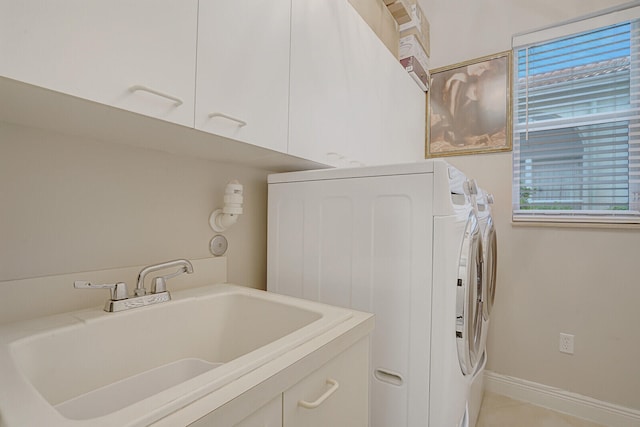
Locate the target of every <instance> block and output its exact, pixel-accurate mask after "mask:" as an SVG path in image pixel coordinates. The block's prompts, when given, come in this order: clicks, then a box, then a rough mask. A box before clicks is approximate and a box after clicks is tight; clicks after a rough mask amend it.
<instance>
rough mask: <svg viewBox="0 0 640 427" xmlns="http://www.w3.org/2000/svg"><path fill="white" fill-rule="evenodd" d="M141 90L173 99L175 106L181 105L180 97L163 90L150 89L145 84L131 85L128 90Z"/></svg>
mask: <svg viewBox="0 0 640 427" xmlns="http://www.w3.org/2000/svg"><path fill="white" fill-rule="evenodd" d="M139 90H140V91H142V92H149V93H152V94H154V95H158V96H161V97H162V98H166V99H169V100H171V101H173V102H174V103H175V104H176V107H177V106H179V105H182V99H180V98H176V97H175V96H173V95H169V94H168V93H164V92H160V91H158V90H155V89H151V88H150V87H146V86H142V85H133V86H131V87H130V88H129V91H130V92H137V91H139Z"/></svg>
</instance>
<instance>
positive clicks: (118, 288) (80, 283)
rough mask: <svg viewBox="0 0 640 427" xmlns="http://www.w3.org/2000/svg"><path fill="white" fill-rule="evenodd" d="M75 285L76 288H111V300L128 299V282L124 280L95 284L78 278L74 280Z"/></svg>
mask: <svg viewBox="0 0 640 427" xmlns="http://www.w3.org/2000/svg"><path fill="white" fill-rule="evenodd" d="M73 287H74V288H76V289H109V290H110V291H111V300H112V301H120V300H123V299H127V298H128V296H127V284H126V283H124V282H118V283H114V284H104V285H95V284H93V283H91V282H88V281H86V280H76V281H75V282H73Z"/></svg>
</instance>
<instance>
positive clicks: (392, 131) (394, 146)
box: [380, 51, 427, 163]
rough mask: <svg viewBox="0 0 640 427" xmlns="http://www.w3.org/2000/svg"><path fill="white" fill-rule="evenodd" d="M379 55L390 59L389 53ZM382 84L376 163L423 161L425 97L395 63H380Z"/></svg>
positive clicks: (398, 64)
mask: <svg viewBox="0 0 640 427" xmlns="http://www.w3.org/2000/svg"><path fill="white" fill-rule="evenodd" d="M383 54H385V55H388V56H389V57H392V55H391V53H389V52H388V51H387V52H383ZM394 59H395V58H394ZM380 71H381V72H382V83H381V84H380V89H381V91H382V94H381V97H382V99H383V100H384V102H383V103H382V141H383V142H384V144H382V145H381V147H382V151H381V152H380V158H381V159H382V160H383V161H382V162H380V163H404V162H412V161H415V160H418V159H424V155H425V132H426V127H425V126H426V109H427V101H426V94H425V93H424V92H423V91H422V89H420V88H419V87H418V85H417V84H416V82H414V81H413V79H412V78H411V76H409V74H407V72H406V71H405V69H404V68H403V67H402V66H401V65H400V63H399V62H398V61H380Z"/></svg>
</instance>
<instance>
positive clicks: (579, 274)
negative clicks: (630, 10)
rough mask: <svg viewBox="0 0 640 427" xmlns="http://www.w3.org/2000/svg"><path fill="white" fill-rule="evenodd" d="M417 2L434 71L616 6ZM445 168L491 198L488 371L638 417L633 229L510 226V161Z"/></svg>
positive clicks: (580, 0) (639, 348)
mask: <svg viewBox="0 0 640 427" xmlns="http://www.w3.org/2000/svg"><path fill="white" fill-rule="evenodd" d="M420 3H421V5H422V7H423V9H424V10H425V14H426V16H427V17H428V19H429V21H430V23H431V43H432V48H431V50H432V56H431V62H432V67H433V68H437V67H441V66H446V65H450V64H455V63H458V62H462V61H466V60H469V59H473V58H477V57H480V56H484V55H488V54H492V53H496V52H501V51H505V50H509V49H510V47H511V45H510V44H511V35H512V34H513V33H516V32H522V31H527V30H532V29H535V28H538V27H541V26H545V25H549V24H553V23H556V22H560V21H563V20H566V19H569V18H573V17H576V16H580V15H583V14H586V13H590V12H593V11H596V10H600V9H604V8H607V7H610V6H613V5H615V4H620V3H623V1H616V0H600V1H594V0H591V1H584V0H564V1H555V0H554V1H552V0H539V1H535V2H534V1H530V0H513V1H496V0H474V1H461V0H421V1H420ZM452 29H455V32H454V31H452ZM448 160H449V161H451V163H453V164H454V165H456V166H457V167H459V168H460V169H462V170H463V171H465V172H467V173H468V174H469V175H470V176H473V177H475V178H477V179H478V181H479V182H480V184H481V186H483V187H486V188H487V189H489V190H490V191H492V192H493V193H494V195H495V196H496V204H495V207H494V212H495V216H496V223H497V228H498V230H497V231H498V246H499V249H498V283H497V296H496V306H495V309H494V311H493V317H492V324H491V330H490V336H489V342H488V355H489V362H488V369H489V370H492V371H495V372H497V373H500V374H504V375H509V376H514V377H518V378H521V379H525V380H529V381H534V382H538V383H542V384H546V385H550V386H554V387H559V388H561V389H564V390H569V391H572V392H576V393H579V394H583V395H586V396H590V397H593V398H596V399H599V400H603V401H607V402H611V403H616V404H619V405H623V406H626V407H629V408H634V409H640V374H638V372H640V371H639V369H638V361H639V360H640V309H638V303H639V302H640V279H639V274H638V272H639V271H640V270H638V263H639V261H640V258H639V255H640V248H639V245H640V230H638V229H635V230H630V229H626V230H625V229H622V230H620V229H617V230H616V229H584V228H541V227H521V226H514V225H512V224H511V212H510V209H511V153H502V154H485V155H476V156H461V157H451V158H449V159H448ZM560 332H566V333H570V334H574V335H575V354H574V355H566V354H562V353H560V352H559V351H558V341H559V333H560Z"/></svg>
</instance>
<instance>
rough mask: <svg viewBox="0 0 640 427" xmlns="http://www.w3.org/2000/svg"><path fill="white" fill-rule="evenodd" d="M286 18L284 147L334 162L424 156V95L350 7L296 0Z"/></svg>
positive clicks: (340, 0) (341, 2) (335, 0)
mask: <svg viewBox="0 0 640 427" xmlns="http://www.w3.org/2000/svg"><path fill="white" fill-rule="evenodd" d="M291 16H292V22H291V26H292V27H291V98H290V99H291V101H290V115H289V117H290V120H289V153H290V154H292V155H296V156H300V157H304V158H307V159H311V160H314V161H317V162H323V163H328V164H332V165H334V166H357V165H361V164H381V163H397V162H408V161H415V160H419V159H421V158H423V157H424V156H423V152H424V149H423V148H422V147H423V146H424V111H425V94H424V92H423V91H422V90H420V88H419V87H418V86H417V85H416V84H415V83H414V82H413V80H412V79H411V77H410V76H409V75H408V74H407V73H406V72H405V71H404V69H403V68H402V67H401V65H400V64H399V63H398V60H397V59H396V58H394V57H393V55H391V54H390V53H389V51H388V50H387V49H386V47H385V46H384V44H383V43H382V42H381V41H380V40H379V39H378V38H377V36H376V35H375V33H374V32H373V31H372V30H371V28H369V26H368V25H367V24H366V23H365V22H364V20H363V19H362V18H361V17H360V16H359V15H358V13H357V12H356V11H355V10H354V9H353V8H352V7H351V5H350V4H348V2H347V1H346V0H293V2H292V13H291ZM409 110H410V113H407V111H409ZM416 118H418V122H417V123H416V122H415V119H416ZM417 128H421V129H422V131H421V132H416V131H415V130H416V129H417Z"/></svg>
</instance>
